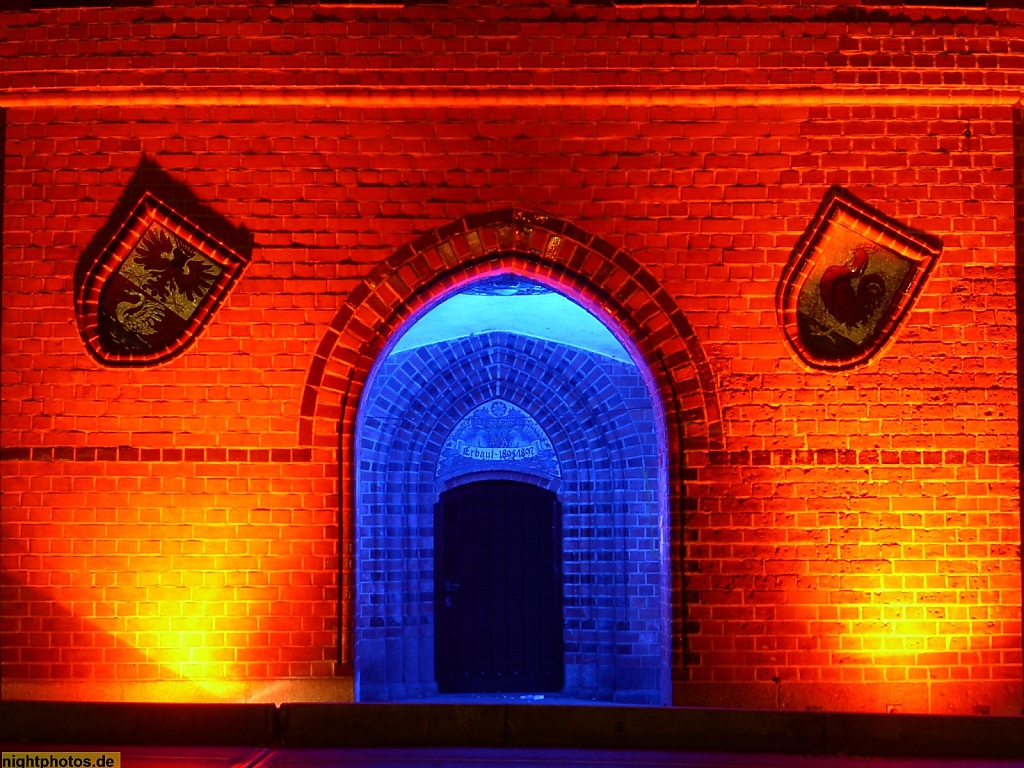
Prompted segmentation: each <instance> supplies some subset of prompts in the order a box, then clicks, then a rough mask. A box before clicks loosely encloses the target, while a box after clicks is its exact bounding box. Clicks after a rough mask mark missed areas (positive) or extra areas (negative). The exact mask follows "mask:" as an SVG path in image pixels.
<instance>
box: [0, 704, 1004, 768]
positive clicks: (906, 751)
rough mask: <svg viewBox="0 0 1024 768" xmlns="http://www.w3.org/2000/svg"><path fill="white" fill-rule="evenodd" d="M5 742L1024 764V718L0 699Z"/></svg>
mask: <svg viewBox="0 0 1024 768" xmlns="http://www.w3.org/2000/svg"><path fill="white" fill-rule="evenodd" d="M0 741H3V742H7V743H17V742H30V743H36V744H61V743H63V744H107V745H117V744H124V745H133V744H164V745H174V746H229V745H249V746H272V745H277V746H283V747H289V748H303V747H380V746H388V747H439V746H448V747H549V748H551V747H555V748H557V747H567V748H603V749H633V750H644V749H657V750H677V751H727V752H774V753H791V754H793V753H798V754H848V755H876V756H901V757H905V756H920V757H960V758H969V757H988V758H1000V757H1024V717H1021V716H1006V717H1002V716H1000V717H990V716H957V715H881V714H859V713H842V712H786V711H782V712H780V711H770V710H729V709H698V708H682V707H603V706H585V707H574V706H565V705H521V704H513V705H506V704H484V705H477V704H283V705H281V706H279V707H275V706H274V705H272V704H130V703H81V702H35V701H0Z"/></svg>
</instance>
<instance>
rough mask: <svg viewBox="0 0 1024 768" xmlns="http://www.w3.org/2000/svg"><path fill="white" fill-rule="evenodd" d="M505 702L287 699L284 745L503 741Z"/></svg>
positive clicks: (500, 743) (433, 744) (475, 744)
mask: <svg viewBox="0 0 1024 768" xmlns="http://www.w3.org/2000/svg"><path fill="white" fill-rule="evenodd" d="M505 710H506V708H505V706H504V705H502V704H494V705H477V704H337V705H324V704H283V705H282V706H281V720H280V722H281V734H280V735H281V744H282V745H283V746H285V747H381V746H389V747H442V746H460V747H502V746H505V730H506V718H505Z"/></svg>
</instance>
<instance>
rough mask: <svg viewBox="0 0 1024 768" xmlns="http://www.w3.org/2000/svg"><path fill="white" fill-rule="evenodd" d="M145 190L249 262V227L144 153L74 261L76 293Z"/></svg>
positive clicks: (251, 242)
mask: <svg viewBox="0 0 1024 768" xmlns="http://www.w3.org/2000/svg"><path fill="white" fill-rule="evenodd" d="M146 192H149V193H151V194H152V195H153V196H154V197H156V198H157V199H158V200H160V201H161V202H163V203H165V204H167V205H168V206H170V207H171V208H173V209H174V210H175V211H176V212H177V213H179V214H180V215H182V216H184V217H185V218H186V219H188V220H189V221H191V222H192V223H193V224H195V225H196V226H197V227H198V228H199V229H201V230H203V232H205V233H206V234H208V235H211V236H212V237H213V238H214V239H216V240H219V241H220V242H221V243H223V244H224V245H226V246H227V247H228V248H230V249H231V250H233V251H234V252H235V253H237V254H238V255H239V256H241V257H242V258H243V259H244V260H245V261H246V262H248V261H249V259H250V258H251V257H252V250H253V234H252V233H251V232H250V231H249V230H247V229H246V228H245V227H242V226H235V225H233V224H231V222H229V221H228V220H227V219H225V218H224V217H223V216H222V215H221V214H219V213H217V212H216V211H214V210H212V209H211V208H210V206H209V204H208V203H206V202H204V201H202V200H200V199H199V198H198V197H196V196H195V194H193V193H192V190H191V189H189V188H188V186H186V185H185V184H183V183H182V182H180V181H177V180H175V179H173V178H172V177H171V176H170V175H169V174H167V173H166V172H165V171H164V170H163V169H162V168H161V167H160V166H159V165H157V163H156V162H155V161H153V160H150V159H149V158H146V157H144V158H143V159H142V160H141V161H140V162H139V165H138V167H137V168H136V169H135V173H134V174H133V175H132V178H131V181H129V182H128V184H127V186H125V188H124V191H123V192H122V193H121V197H120V199H119V200H118V201H117V205H115V206H114V210H113V211H112V212H111V214H110V217H109V218H108V219H107V222H106V224H104V225H103V226H102V227H101V228H100V230H99V231H98V232H97V233H96V234H95V235H94V236H93V238H92V240H90V241H89V244H88V245H87V246H86V247H85V249H84V250H83V251H82V254H81V256H79V258H78V263H77V264H76V265H75V296H79V295H80V294H81V289H82V284H83V283H84V281H85V278H86V276H87V275H88V274H89V270H90V268H91V267H92V265H93V264H94V263H95V262H96V260H97V259H98V258H99V257H100V254H102V253H103V250H104V249H105V248H106V247H107V245H109V244H110V241H111V240H112V239H113V237H114V235H116V234H117V231H118V229H119V228H120V227H121V225H122V224H123V223H124V222H125V220H126V219H127V218H128V215H129V214H130V213H131V212H132V210H133V209H134V208H135V206H136V205H137V204H138V203H139V201H140V200H141V199H142V196H143V195H144V194H145V193H146Z"/></svg>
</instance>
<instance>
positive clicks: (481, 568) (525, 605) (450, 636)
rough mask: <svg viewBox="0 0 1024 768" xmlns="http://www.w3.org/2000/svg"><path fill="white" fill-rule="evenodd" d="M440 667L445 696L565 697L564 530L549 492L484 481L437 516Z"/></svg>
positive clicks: (458, 494) (456, 493) (444, 500)
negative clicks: (547, 694) (544, 694)
mask: <svg viewBox="0 0 1024 768" xmlns="http://www.w3.org/2000/svg"><path fill="white" fill-rule="evenodd" d="M434 553H435V554H434V563H435V565H434V569H435V570H434V574H435V576H434V578H435V586H434V622H435V626H436V629H435V635H434V664H435V671H436V673H437V688H438V691H439V692H441V693H539V692H557V691H561V690H562V685H563V683H564V659H563V650H562V626H563V622H562V577H561V572H562V521H561V510H560V508H559V503H558V499H557V498H556V496H555V494H554V493H552V492H551V491H548V490H545V489H543V488H538V487H537V486H535V485H531V484H529V483H523V482H516V481H513V480H483V481H479V482H475V483H470V484H468V485H462V486H458V487H456V488H452V489H451V490H449V491H446V492H445V493H443V494H441V500H440V501H439V502H438V504H437V508H436V510H435V516H434Z"/></svg>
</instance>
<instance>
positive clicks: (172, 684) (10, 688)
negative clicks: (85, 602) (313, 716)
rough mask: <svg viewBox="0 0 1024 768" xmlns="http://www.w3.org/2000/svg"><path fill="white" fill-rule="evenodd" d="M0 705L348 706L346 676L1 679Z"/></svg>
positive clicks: (349, 685) (348, 681)
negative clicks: (197, 679) (117, 680)
mask: <svg viewBox="0 0 1024 768" xmlns="http://www.w3.org/2000/svg"><path fill="white" fill-rule="evenodd" d="M0 700H3V701H122V702H143V701H146V702H148V701H155V702H195V703H204V704H221V703H227V702H231V703H250V704H284V703H287V702H342V703H345V702H351V701H354V700H355V696H354V694H353V680H352V678H351V677H337V678H333V679H329V678H313V679H307V680H295V679H290V680H256V681H249V680H223V681H219V682H214V681H203V682H201V683H200V682H193V681H190V680H160V681H147V682H122V683H116V684H112V683H110V682H108V681H103V682H100V681H95V680H66V681H60V682H56V681H49V680H47V681H40V682H31V681H26V680H14V681H11V682H7V681H5V682H4V683H3V684H2V685H0Z"/></svg>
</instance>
